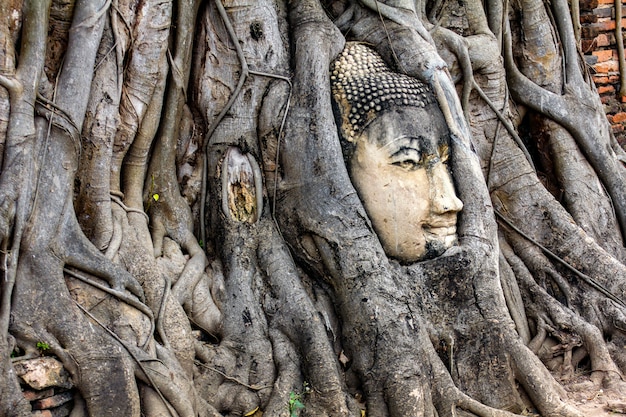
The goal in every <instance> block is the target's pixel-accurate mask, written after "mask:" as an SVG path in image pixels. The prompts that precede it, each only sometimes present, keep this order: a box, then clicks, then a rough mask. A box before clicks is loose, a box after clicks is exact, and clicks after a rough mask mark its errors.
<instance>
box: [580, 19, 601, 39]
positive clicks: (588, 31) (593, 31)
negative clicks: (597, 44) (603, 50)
mask: <svg viewBox="0 0 626 417" xmlns="http://www.w3.org/2000/svg"><path fill="white" fill-rule="evenodd" d="M596 24H597V23H594V25H596ZM599 33H600V30H599V29H598V28H596V27H593V26H585V27H583V28H582V30H581V34H582V37H583V38H587V39H589V38H595V37H596V36H598V34H599Z"/></svg>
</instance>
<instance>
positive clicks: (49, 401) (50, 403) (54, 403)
mask: <svg viewBox="0 0 626 417" xmlns="http://www.w3.org/2000/svg"><path fill="white" fill-rule="evenodd" d="M72 398H73V394H72V393H71V392H69V391H65V392H62V393H60V394H57V395H54V396H52V397H48V398H43V399H41V400H37V401H35V402H33V404H32V405H33V410H44V409H47V408H55V407H58V406H60V405H63V404H65V403H67V402H69V401H71V400H72Z"/></svg>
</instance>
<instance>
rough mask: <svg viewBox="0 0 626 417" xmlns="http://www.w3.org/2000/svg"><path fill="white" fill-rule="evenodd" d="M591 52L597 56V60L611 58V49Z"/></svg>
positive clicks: (601, 60)
mask: <svg viewBox="0 0 626 417" xmlns="http://www.w3.org/2000/svg"><path fill="white" fill-rule="evenodd" d="M591 54H592V55H593V56H597V57H598V62H606V61H609V60H611V59H613V51H612V50H611V49H605V50H601V51H593V52H592V53H591Z"/></svg>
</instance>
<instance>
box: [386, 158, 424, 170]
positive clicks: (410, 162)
mask: <svg viewBox="0 0 626 417" xmlns="http://www.w3.org/2000/svg"><path fill="white" fill-rule="evenodd" d="M391 164H392V165H395V166H397V167H400V168H402V169H405V170H407V171H415V170H416V169H419V168H422V163H421V161H416V160H415V159H413V158H409V159H403V160H401V161H396V162H392V163H391Z"/></svg>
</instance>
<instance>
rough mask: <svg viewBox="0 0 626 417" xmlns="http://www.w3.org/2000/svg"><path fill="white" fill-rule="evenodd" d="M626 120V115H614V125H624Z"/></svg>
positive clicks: (621, 113) (622, 113)
mask: <svg viewBox="0 0 626 417" xmlns="http://www.w3.org/2000/svg"><path fill="white" fill-rule="evenodd" d="M625 120H626V113H624V112H619V113H617V114H614V115H613V123H622V122H623V121H625Z"/></svg>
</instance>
